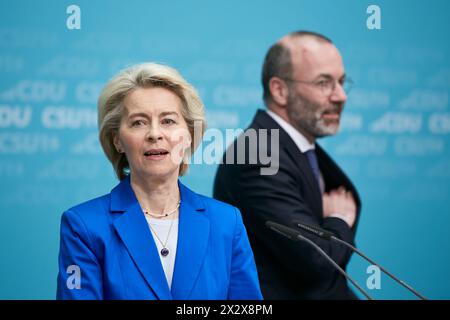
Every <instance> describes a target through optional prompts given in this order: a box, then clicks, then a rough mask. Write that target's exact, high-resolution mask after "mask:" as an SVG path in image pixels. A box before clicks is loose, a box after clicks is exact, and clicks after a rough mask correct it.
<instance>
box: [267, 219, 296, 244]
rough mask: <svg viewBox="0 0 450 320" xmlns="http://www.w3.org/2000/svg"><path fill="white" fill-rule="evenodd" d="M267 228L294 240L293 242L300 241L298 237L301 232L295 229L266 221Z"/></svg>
mask: <svg viewBox="0 0 450 320" xmlns="http://www.w3.org/2000/svg"><path fill="white" fill-rule="evenodd" d="M266 227H267V228H269V229H271V230H273V231H275V232H277V233H279V234H281V235H283V236H285V237H286V238H288V239H290V240H292V241H298V240H299V239H298V236H299V235H300V232H298V231H297V230H295V229H292V228H289V227H286V226H284V225H282V224H279V223H275V222H272V221H266Z"/></svg>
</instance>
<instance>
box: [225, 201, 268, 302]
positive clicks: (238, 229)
mask: <svg viewBox="0 0 450 320" xmlns="http://www.w3.org/2000/svg"><path fill="white" fill-rule="evenodd" d="M234 210H235V213H236V223H235V228H234V235H233V248H232V250H233V251H232V258H231V272H230V284H229V289H228V299H230V300H240V299H244V300H261V299H262V294H261V289H260V287H259V280H258V273H257V271H256V265H255V259H254V257H253V252H252V249H251V247H250V242H249V240H248V237H247V232H246V230H245V226H244V223H243V221H242V216H241V213H240V211H239V210H238V209H237V208H234Z"/></svg>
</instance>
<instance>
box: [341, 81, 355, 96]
mask: <svg viewBox="0 0 450 320" xmlns="http://www.w3.org/2000/svg"><path fill="white" fill-rule="evenodd" d="M342 87H343V89H344V91H345V93H349V92H350V90H351V89H352V87H353V81H352V79H349V78H347V79H345V81H344V84H343V86H342Z"/></svg>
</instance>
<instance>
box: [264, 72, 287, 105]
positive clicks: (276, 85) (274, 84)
mask: <svg viewBox="0 0 450 320" xmlns="http://www.w3.org/2000/svg"><path fill="white" fill-rule="evenodd" d="M269 89H270V94H271V96H272V100H273V102H275V103H276V104H277V105H279V106H283V107H284V106H286V105H287V103H288V97H289V88H288V86H287V85H286V82H285V81H284V80H282V79H280V78H278V77H273V78H271V79H270V81H269Z"/></svg>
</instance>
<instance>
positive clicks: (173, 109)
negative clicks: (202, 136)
mask: <svg viewBox="0 0 450 320" xmlns="http://www.w3.org/2000/svg"><path fill="white" fill-rule="evenodd" d="M181 108H182V102H181V99H180V98H179V97H178V96H177V95H176V94H175V93H173V92H172V91H170V90H168V89H165V88H159V87H155V88H145V89H144V88H139V89H136V90H134V91H132V92H131V93H129V94H128V95H127V96H126V97H125V99H124V109H125V110H124V114H123V116H122V120H121V124H120V128H119V133H118V134H117V135H116V136H115V138H114V144H115V146H116V148H117V149H118V150H122V151H123V152H125V154H126V156H127V159H128V163H129V165H130V171H131V174H133V175H137V176H140V177H146V178H148V177H153V178H168V177H171V176H177V177H178V172H179V166H180V163H181V160H182V158H183V156H184V152H185V150H186V148H187V147H189V146H190V142H191V137H190V134H189V130H188V126H187V124H186V121H185V120H184V118H183V116H182V114H181Z"/></svg>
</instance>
